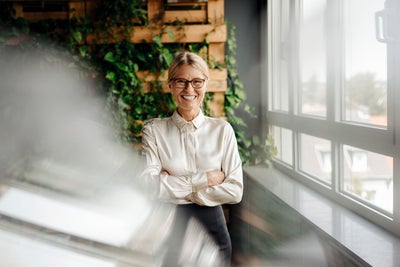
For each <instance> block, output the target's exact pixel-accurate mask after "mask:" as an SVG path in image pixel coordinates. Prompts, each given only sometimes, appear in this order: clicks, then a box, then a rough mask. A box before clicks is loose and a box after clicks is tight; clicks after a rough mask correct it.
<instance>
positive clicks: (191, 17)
mask: <svg viewBox="0 0 400 267" xmlns="http://www.w3.org/2000/svg"><path fill="white" fill-rule="evenodd" d="M175 21H179V22H182V23H195V22H196V23H205V22H207V13H206V11H205V10H166V11H165V13H164V22H167V23H171V22H175Z"/></svg>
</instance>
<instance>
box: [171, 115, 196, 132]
mask: <svg viewBox="0 0 400 267" xmlns="http://www.w3.org/2000/svg"><path fill="white" fill-rule="evenodd" d="M172 121H173V122H174V123H175V124H176V126H177V127H178V128H179V130H181V129H182V128H183V127H184V126H185V125H187V124H193V125H194V127H196V129H197V128H199V127H200V126H201V124H202V123H203V121H204V113H203V111H202V110H200V112H199V114H198V115H197V116H196V118H194V119H193V120H192V121H186V120H185V119H184V118H182V116H181V115H179V113H178V111H176V110H175V111H174V113H173V114H172Z"/></svg>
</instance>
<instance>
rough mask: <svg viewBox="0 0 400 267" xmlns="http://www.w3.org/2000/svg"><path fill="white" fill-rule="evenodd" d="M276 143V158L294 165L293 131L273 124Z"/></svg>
mask: <svg viewBox="0 0 400 267" xmlns="http://www.w3.org/2000/svg"><path fill="white" fill-rule="evenodd" d="M272 134H273V136H274V140H275V145H276V147H277V148H278V154H277V155H276V158H277V159H279V160H281V161H283V162H285V163H287V164H289V165H293V148H292V147H293V137H292V136H293V135H292V131H291V130H288V129H286V128H281V127H278V126H272Z"/></svg>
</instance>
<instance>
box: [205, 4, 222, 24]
mask: <svg viewBox="0 0 400 267" xmlns="http://www.w3.org/2000/svg"><path fill="white" fill-rule="evenodd" d="M207 16H208V23H211V24H224V23H225V18H224V16H225V14H224V0H208V6H207Z"/></svg>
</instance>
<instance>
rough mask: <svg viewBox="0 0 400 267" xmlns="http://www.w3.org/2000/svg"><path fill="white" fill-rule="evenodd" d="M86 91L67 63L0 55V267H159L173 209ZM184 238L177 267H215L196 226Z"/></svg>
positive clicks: (100, 102)
mask: <svg viewBox="0 0 400 267" xmlns="http://www.w3.org/2000/svg"><path fill="white" fill-rule="evenodd" d="M46 51H48V50H46ZM89 86H90V85H89V84H87V83H86V82H85V81H84V80H83V79H82V78H81V77H80V76H79V70H77V69H76V68H71V65H69V62H68V61H64V60H62V59H60V58H57V57H54V56H52V55H49V54H47V53H42V52H41V51H40V50H37V51H30V53H24V54H21V53H19V52H18V51H16V52H15V53H14V52H13V49H12V48H7V49H6V50H1V51H0V266H16V267H20V266H21V267H24V266H29V267H32V266H38V267H39V266H40V267H42V266H73V267H79V266H85V267H86V266H96V267H98V266H121V267H122V266H161V265H162V262H163V257H164V255H165V252H166V249H167V247H168V244H167V243H166V240H167V237H168V235H169V233H170V228H171V225H172V224H173V223H174V221H173V220H174V213H175V207H174V206H173V205H168V204H164V203H158V202H151V201H150V200H149V199H148V198H147V196H146V195H144V193H143V192H144V190H142V187H141V184H140V181H139V174H140V173H141V171H142V167H143V166H144V163H143V162H142V158H140V157H139V156H138V154H137V152H136V151H134V149H133V148H132V147H130V146H126V145H125V144H122V143H121V142H120V141H119V140H118V138H117V137H116V136H117V134H116V129H113V128H112V127H111V126H110V125H112V124H111V123H110V119H109V118H108V116H107V115H106V111H105V108H104V107H105V102H104V99H102V98H101V97H99V96H96V95H94V94H93V92H91V93H89V90H86V89H87V88H88V87H89ZM182 231H186V232H185V235H186V237H187V238H186V239H185V243H184V246H183V251H182V256H181V259H182V261H181V262H182V265H185V266H219V258H218V255H216V254H215V250H216V249H215V245H214V244H213V243H212V242H211V239H210V238H208V236H207V234H206V233H205V232H204V230H203V229H202V228H201V227H200V226H199V225H198V224H197V223H196V222H191V223H190V224H189V227H188V229H186V230H185V229H182Z"/></svg>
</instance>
